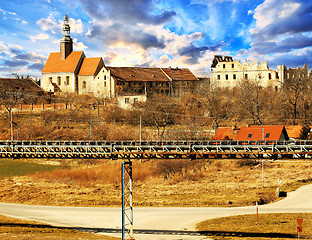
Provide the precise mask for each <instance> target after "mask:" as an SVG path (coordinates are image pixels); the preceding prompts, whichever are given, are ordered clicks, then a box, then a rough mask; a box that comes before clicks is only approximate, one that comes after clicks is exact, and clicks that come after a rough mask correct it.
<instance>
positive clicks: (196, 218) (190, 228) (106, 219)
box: [0, 185, 312, 240]
mask: <svg viewBox="0 0 312 240" xmlns="http://www.w3.org/2000/svg"><path fill="white" fill-rule="evenodd" d="M272 212H275V213H278V212H312V185H306V186H303V187H301V188H300V189H298V190H297V191H295V192H292V193H289V194H288V197H287V198H285V199H283V200H281V201H279V202H276V203H273V204H269V205H265V206H259V213H272ZM254 213H256V208H255V206H249V207H238V208H215V207H212V208H135V209H134V228H135V232H134V234H135V239H136V240H168V239H171V240H193V239H194V240H200V239H206V240H207V238H204V237H202V236H199V235H198V233H197V232H196V231H195V224H196V223H198V222H200V221H203V220H205V219H211V218H218V217H224V216H232V215H242V214H254ZM0 214H3V215H7V216H12V217H18V218H23V219H30V220H36V221H41V222H44V223H48V224H51V225H55V226H65V227H75V228H76V227H78V228H84V229H88V230H91V231H94V232H99V233H103V234H105V235H111V236H116V237H121V233H120V232H121V230H120V225H121V209H120V208H79V207H46V206H29V205H18V204H7V203H0Z"/></svg>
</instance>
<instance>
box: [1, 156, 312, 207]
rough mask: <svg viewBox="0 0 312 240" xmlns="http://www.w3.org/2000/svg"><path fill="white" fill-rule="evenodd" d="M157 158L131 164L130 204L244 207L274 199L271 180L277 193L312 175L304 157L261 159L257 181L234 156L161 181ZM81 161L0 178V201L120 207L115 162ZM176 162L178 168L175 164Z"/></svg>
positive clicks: (252, 169) (253, 168)
mask: <svg viewBox="0 0 312 240" xmlns="http://www.w3.org/2000/svg"><path fill="white" fill-rule="evenodd" d="M162 161H163V160H159V161H156V160H151V161H148V162H139V161H135V162H133V178H134V181H133V189H134V191H133V194H134V206H189V207H195V206H198V207H204V206H244V205H253V204H255V202H256V201H257V202H259V203H261V204H263V203H268V202H272V201H275V199H276V198H275V190H276V187H277V186H278V182H277V180H279V179H281V180H283V182H282V187H281V191H291V190H295V189H296V188H298V187H299V186H301V185H303V184H307V183H309V182H310V180H311V174H312V162H310V161H294V162H276V161H275V162H266V163H265V164H264V182H263V183H262V169H261V164H258V165H248V166H240V163H239V162H238V161H237V160H214V161H211V162H206V163H205V164H204V165H202V167H199V165H200V164H198V163H195V162H192V161H186V162H185V164H186V163H188V164H186V165H185V164H182V166H184V167H183V170H181V171H176V172H175V173H174V174H171V176H170V178H167V179H165V178H164V174H163V171H160V166H162V165H163V164H162ZM62 162H63V161H62ZM82 162H83V161H79V162H74V161H72V162H70V163H68V165H70V166H72V167H71V169H63V170H55V171H53V172H47V173H37V174H34V175H28V176H24V177H22V176H21V177H14V178H6V179H3V180H2V181H0V187H1V189H2V190H3V191H1V192H0V201H3V202H15V203H25V204H43V205H59V206H66V205H67V206H120V204H121V180H120V178H121V173H120V165H121V164H120V162H112V161H104V162H101V161H94V162H92V163H90V162H88V161H86V162H85V163H86V164H82ZM63 163H64V162H63ZM163 163H164V162H163ZM196 164H198V167H195V166H194V165H196ZM169 165H170V164H169ZM173 165H175V164H173ZM177 166H179V168H178V169H181V165H177ZM177 166H176V167H177ZM186 169H187V170H186ZM262 184H264V187H262Z"/></svg>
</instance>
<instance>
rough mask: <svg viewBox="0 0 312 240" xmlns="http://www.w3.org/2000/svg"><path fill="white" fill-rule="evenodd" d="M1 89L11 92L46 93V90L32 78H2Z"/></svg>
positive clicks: (0, 80)
mask: <svg viewBox="0 0 312 240" xmlns="http://www.w3.org/2000/svg"><path fill="white" fill-rule="evenodd" d="M0 89H1V90H2V91H9V92H14V91H22V92H32V93H44V90H43V89H42V88H41V87H40V86H39V85H38V84H37V83H35V82H34V81H33V80H32V79H15V78H0Z"/></svg>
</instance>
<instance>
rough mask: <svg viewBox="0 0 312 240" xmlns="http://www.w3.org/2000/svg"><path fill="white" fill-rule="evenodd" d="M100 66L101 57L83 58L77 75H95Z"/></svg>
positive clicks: (101, 64) (101, 65) (101, 63)
mask: <svg viewBox="0 0 312 240" xmlns="http://www.w3.org/2000/svg"><path fill="white" fill-rule="evenodd" d="M102 67H104V62H103V59H102V58H101V57H97V58H84V59H83V62H82V65H81V68H80V71H79V73H78V76H88V75H97V74H98V73H99V71H100V70H101V68H102Z"/></svg>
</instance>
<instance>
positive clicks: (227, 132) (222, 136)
mask: <svg viewBox="0 0 312 240" xmlns="http://www.w3.org/2000/svg"><path fill="white" fill-rule="evenodd" d="M238 131H239V129H236V128H235V129H233V128H232V127H219V128H218V130H217V132H216V135H215V137H214V139H213V140H235V139H236V135H237V133H238Z"/></svg>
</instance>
